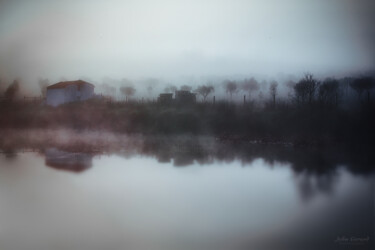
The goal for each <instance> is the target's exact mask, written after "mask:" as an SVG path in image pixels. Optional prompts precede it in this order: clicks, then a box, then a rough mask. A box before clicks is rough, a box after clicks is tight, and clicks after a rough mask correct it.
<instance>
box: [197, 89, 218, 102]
mask: <svg viewBox="0 0 375 250" xmlns="http://www.w3.org/2000/svg"><path fill="white" fill-rule="evenodd" d="M214 90H215V89H214V87H213V86H210V85H202V86H199V87H198V88H197V89H196V90H195V92H197V93H198V94H199V95H201V96H202V97H203V101H206V98H207V96H208V95H209V94H211V93H212V92H214Z"/></svg>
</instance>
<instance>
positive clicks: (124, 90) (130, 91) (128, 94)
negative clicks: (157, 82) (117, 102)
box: [120, 86, 135, 101]
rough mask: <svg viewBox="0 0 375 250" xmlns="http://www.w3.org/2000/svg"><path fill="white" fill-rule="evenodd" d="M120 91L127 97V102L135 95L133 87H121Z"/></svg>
mask: <svg viewBox="0 0 375 250" xmlns="http://www.w3.org/2000/svg"><path fill="white" fill-rule="evenodd" d="M120 91H121V93H122V94H123V95H124V96H125V98H126V99H125V100H126V101H129V98H130V97H132V96H133V95H134V94H135V88H133V87H132V86H127V87H121V88H120Z"/></svg>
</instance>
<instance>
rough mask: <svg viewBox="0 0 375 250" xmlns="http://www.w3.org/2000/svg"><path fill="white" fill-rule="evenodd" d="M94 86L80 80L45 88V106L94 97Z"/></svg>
mask: <svg viewBox="0 0 375 250" xmlns="http://www.w3.org/2000/svg"><path fill="white" fill-rule="evenodd" d="M94 87H95V86H94V85H93V84H91V83H88V82H85V81H82V80H77V81H66V82H58V83H56V84H52V85H50V86H48V87H47V93H46V97H47V98H46V104H47V105H50V106H54V107H56V106H58V105H60V104H64V103H69V102H79V101H84V100H88V99H90V98H93V97H94Z"/></svg>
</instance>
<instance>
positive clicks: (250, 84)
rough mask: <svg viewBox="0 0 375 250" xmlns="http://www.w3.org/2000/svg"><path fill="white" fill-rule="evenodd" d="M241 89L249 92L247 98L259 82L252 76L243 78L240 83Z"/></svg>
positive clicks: (257, 88) (256, 88)
mask: <svg viewBox="0 0 375 250" xmlns="http://www.w3.org/2000/svg"><path fill="white" fill-rule="evenodd" d="M241 87H242V90H244V91H245V92H247V93H249V99H250V98H251V95H252V93H253V92H255V91H258V90H259V83H258V82H257V80H255V79H254V78H253V77H252V78H250V79H245V80H244V81H243V83H242V85H241Z"/></svg>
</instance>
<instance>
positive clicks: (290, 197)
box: [0, 141, 375, 250]
mask: <svg viewBox="0 0 375 250" xmlns="http://www.w3.org/2000/svg"><path fill="white" fill-rule="evenodd" d="M185 142H186V141H185ZM164 143H165V141H164ZM132 145H134V144H132ZM175 146H176V145H175ZM201 146H202V145H201V144H199V145H197V144H194V143H193V144H192V143H191V142H188V143H187V144H186V143H185V144H181V145H179V146H177V149H176V147H169V146H168V147H167V148H168V149H169V150H166V148H165V147H161V144H158V143H155V142H152V143H151V144H150V143H149V144H142V146H141V147H142V149H141V150H139V151H137V150H134V149H132V148H131V147H125V146H124V150H117V151H111V152H107V151H105V150H102V151H100V152H98V151H95V152H94V151H93V150H91V151H88V150H77V147H74V148H75V150H67V149H66V148H64V149H61V148H56V147H43V148H38V149H35V148H34V149H32V151H35V152H29V151H30V150H31V149H19V150H17V149H14V148H13V149H11V150H10V149H8V150H3V153H2V154H0V249H1V250H59V249H61V250H65V249H80V250H86V249H87V250H96V249H106V250H111V249H116V250H117V249H145V250H146V249H163V250H165V249H372V248H373V247H374V236H375V235H374V232H375V231H374V225H375V220H374V218H375V217H374V201H375V196H374V175H373V171H372V170H371V166H369V164H370V165H371V163H368V162H367V166H363V165H362V166H360V165H358V166H357V165H355V164H366V161H357V162H358V163H356V161H354V160H350V159H353V157H350V158H346V157H347V156H348V155H347V154H342V155H341V154H338V155H341V156H342V157H341V158H340V157H339V156H337V154H335V155H333V153H332V154H329V155H328V156H327V155H326V156H321V152H315V151H313V152H305V150H296V149H294V148H290V147H287V146H285V145H284V146H281V145H278V146H273V147H272V148H271V149H270V148H268V147H264V146H257V145H255V146H254V145H253V146H251V147H245V148H243V147H237V146H235V145H234V144H229V145H228V144H225V145H221V146H220V147H217V145H216V148H215V150H204V148H203V149H202V148H201ZM206 146H207V145H206ZM134 147H139V145H137V146H134ZM279 147H282V149H279ZM85 149H87V147H85ZM213 152H215V153H213ZM340 159H343V160H340ZM345 161H348V162H347V163H346V162H345Z"/></svg>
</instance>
